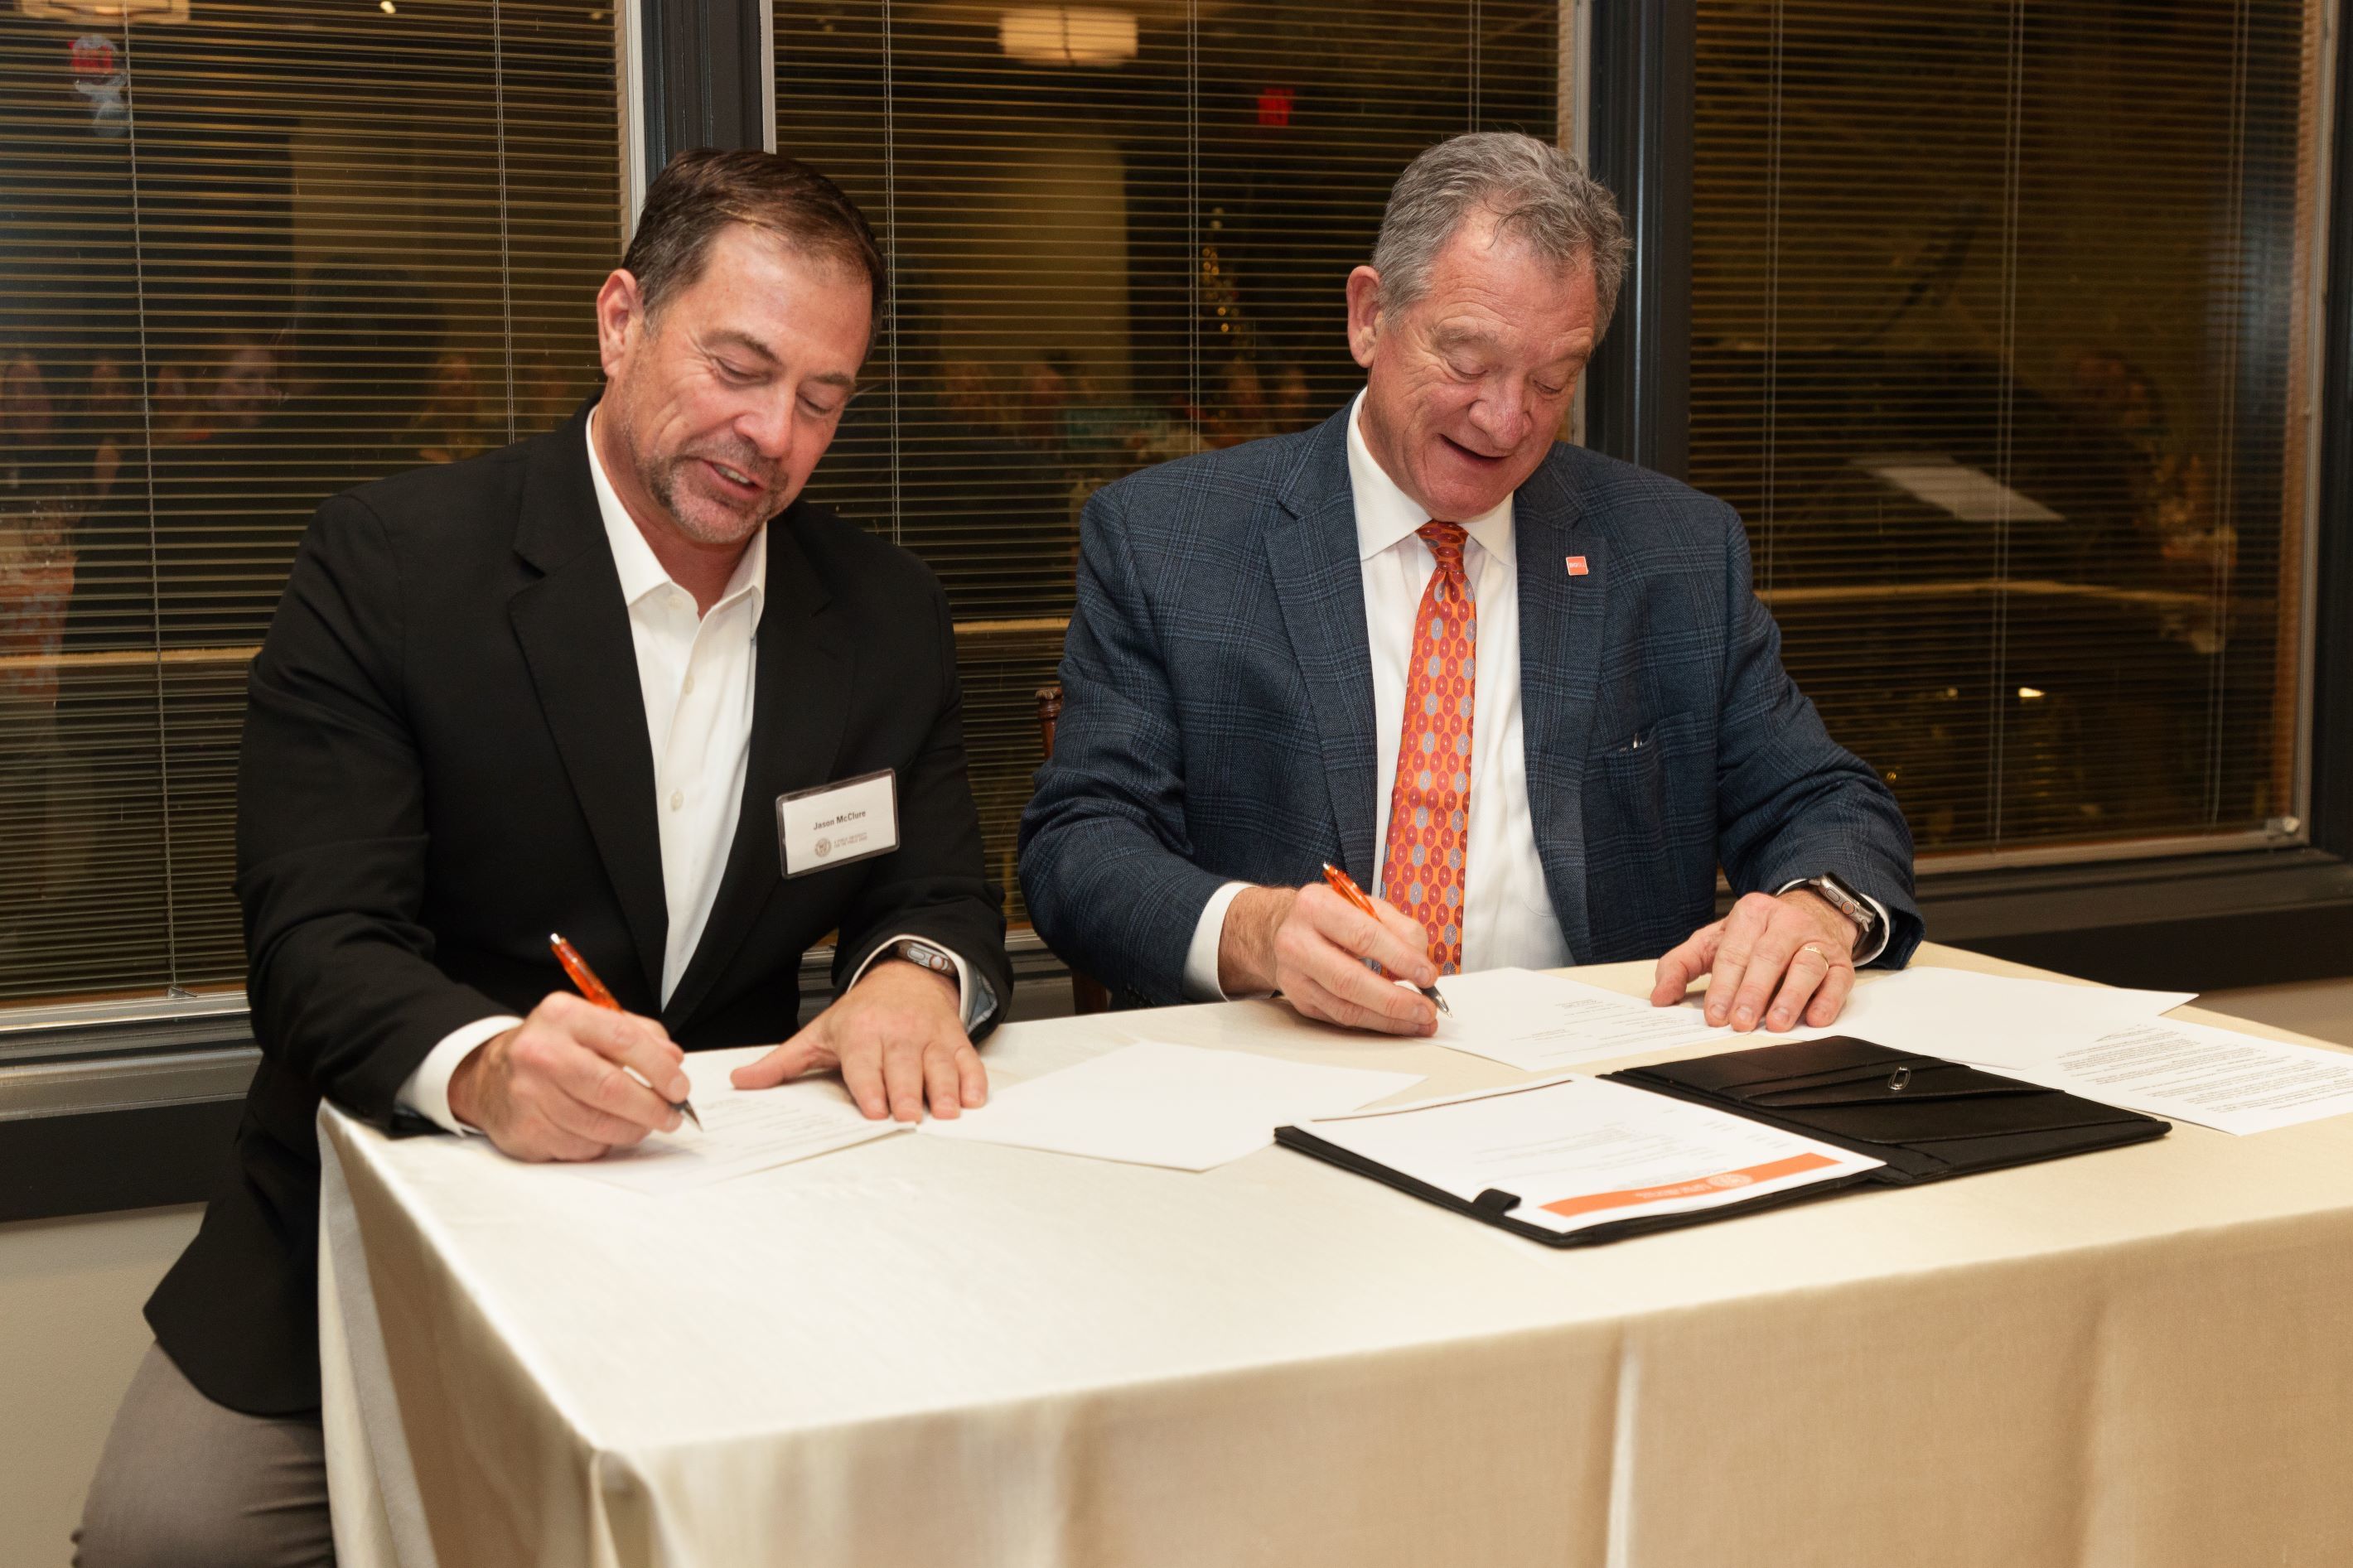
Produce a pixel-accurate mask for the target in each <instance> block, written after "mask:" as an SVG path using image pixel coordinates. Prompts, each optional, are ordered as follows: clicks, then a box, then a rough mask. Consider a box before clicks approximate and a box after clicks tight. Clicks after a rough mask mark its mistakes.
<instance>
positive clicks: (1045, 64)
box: [776, 0, 1560, 920]
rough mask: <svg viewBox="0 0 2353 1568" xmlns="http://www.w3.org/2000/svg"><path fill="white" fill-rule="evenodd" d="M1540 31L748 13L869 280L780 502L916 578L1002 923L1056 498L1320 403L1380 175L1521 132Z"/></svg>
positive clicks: (1072, 539)
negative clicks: (931, 612) (931, 623)
mask: <svg viewBox="0 0 2353 1568" xmlns="http://www.w3.org/2000/svg"><path fill="white" fill-rule="evenodd" d="M1559 26H1560V11H1559V8H1558V6H1557V5H1549V4H1526V3H1513V0H1479V3H1477V4H1464V3H1456V4H1451V5H1404V4H1400V3H1398V0H1388V3H1385V4H1373V5H1354V4H1348V5H1343V4H1335V3H1331V0H1287V3H1274V4H1260V5H1232V4H1225V3H1221V0H1193V3H1191V4H1185V3H1181V0H1151V3H1148V4H1144V5H1116V6H1112V5H1088V6H1079V7H1054V6H1047V7H1038V6H1030V5H1021V4H1018V3H1008V4H1007V5H990V6H976V5H955V4H930V3H923V4H900V3H894V0H818V3H817V4H814V5H795V6H790V7H780V8H779V9H778V11H777V15H776V109H777V128H776V141H777V146H778V147H779V149H780V150H782V151H784V152H786V153H792V154H794V155H795V156H797V157H800V158H802V159H805V160H806V161H807V162H808V163H812V164H814V165H815V166H817V167H818V168H819V169H822V170H823V171H825V172H826V173H827V174H830V175H832V176H833V177H834V178H835V179H836V180H839V182H840V183H841V184H842V185H843V186H844V187H845V188H846V189H847V190H848V191H849V193H850V195H852V196H853V197H854V198H855V199H856V200H857V201H858V203H859V204H860V205H861V206H862V207H863V208H864V209H865V211H866V213H867V215H868V216H869V217H870V218H871V220H872V221H873V223H874V226H875V228H876V229H877V231H878V232H879V233H881V236H882V237H883V238H884V241H885V243H886V245H887V246H888V247H889V249H890V251H891V255H892V261H893V265H894V268H895V283H896V289H895V297H894V302H893V309H892V313H891V317H890V320H889V321H888V322H887V323H886V324H885V326H886V330H885V331H884V333H883V335H882V337H881V341H880V342H879V343H878V345H877V348H876V352H875V359H874V362H873V363H871V365H870V366H869V377H870V380H871V382H872V383H873V386H872V389H871V391H869V392H867V393H865V394H864V395H861V396H860V399H859V400H858V402H857V403H856V404H855V405H854V406H853V412H852V414H851V416H850V417H849V419H848V420H847V421H846V422H845V424H844V426H843V428H842V431H841V434H840V436H839V437H838V438H837V440H836V442H835V444H834V447H833V448H832V450H831V451H829V452H828V454H827V456H826V458H825V460H824V461H823V462H822V463H821V464H820V465H819V466H818V471H817V475H816V478H815V479H813V480H812V481H811V484H810V487H809V493H810V495H811V496H812V498H813V499H816V500H823V501H825V502H827V503H828V504H830V505H832V506H835V507H837V508H838V509H839V510H841V511H843V512H844V513H846V514H847V515H849V516H850V517H853V518H856V519H859V520H860V521H864V522H866V523H868V524H869V525H870V526H871V527H873V528H874V529H876V530H877V531H881V532H883V533H886V534H888V535H889V536H890V537H892V538H893V539H896V540H898V541H899V542H902V543H904V544H905V545H906V546H907V547H908V548H910V549H912V550H913V551H915V552H917V553H919V554H921V555H922V556H923V558H924V559H925V560H926V561H927V562H929V563H931V565H932V566H933V568H934V570H935V571H937V572H938V573H939V574H940V576H941V578H942V579H943V581H944V583H945V584H946V587H947V592H948V596H949V600H950V603H951V605H953V607H954V612H955V618H956V622H957V626H956V631H957V646H958V650H959V654H960V656H961V663H962V668H963V674H964V681H965V703H966V721H967V725H968V730H969V736H970V742H971V748H972V760H973V782H974V787H975V790H976V795H978V798H979V803H980V808H981V813H982V817H983V825H984V827H985V830H986V833H987V843H988V848H989V853H990V857H991V871H992V874H993V875H995V876H996V877H997V878H999V879H1002V880H1003V882H1004V883H1005V885H1006V887H1007V888H1008V892H1009V893H1010V894H1011V896H1012V897H1013V899H1014V900H1015V905H1014V909H1013V914H1014V916H1015V918H1016V919H1017V920H1018V919H1019V918H1020V916H1021V911H1020V909H1019V904H1018V896H1019V895H1018V879H1017V878H1016V876H1015V866H1014V837H1015V830H1016V826H1017V825H1018V821H1019V817H1020V813H1021V809H1022V807H1023V805H1025V804H1026V803H1027V802H1028V800H1029V793H1030V780H1031V775H1032V773H1034V771H1035V770H1036V768H1037V766H1038V763H1039V734H1038V725H1037V710H1036V705H1035V701H1034V693H1035V692H1036V690H1037V689H1038V688H1039V685H1040V684H1041V683H1044V682H1046V681H1050V680H1051V679H1053V677H1054V672H1055V666H1056V664H1057V661H1058V660H1059V658H1060V651H1061V643H1062V630H1063V627H1064V625H1065V624H1066V622H1067V619H1068V616H1069V615H1070V611H1071V593H1072V581H1073V568H1074V564H1075V559H1076V552H1077V546H1078V518H1079V511H1080V509H1081V507H1082V505H1083V504H1084V502H1085V500H1086V498H1087V497H1088V496H1089V495H1090V494H1091V493H1092V491H1093V490H1094V489H1096V488H1097V487H1099V486H1101V485H1103V484H1104V483H1106V482H1108V481H1109V480H1112V479H1117V478H1119V477H1120V476H1122V475H1124V474H1127V473H1130V472H1133V471H1134V470H1135V469H1136V468H1140V467H1143V466H1145V465H1147V464H1151V463H1156V462H1161V461H1165V460H1167V459H1169V458H1177V457H1182V456H1185V455H1187V454H1188V453H1193V452H1198V451H1200V450H1203V449H1205V448H1207V447H1213V446H1223V445H1229V444H1232V443H1234V442H1239V441H1244V440H1249V439H1250V438H1252V437H1259V436H1266V435H1272V434H1276V433H1279V432H1282V431H1286V430H1293V429H1298V428H1301V427H1303V426H1307V425H1311V424H1314V423H1315V422H1317V421H1319V420H1321V419H1322V418H1324V416H1326V415H1328V414H1330V413H1332V412H1333V411H1335V409H1337V408H1339V407H1341V406H1342V405H1344V404H1345V402H1346V401H1347V399H1348V398H1349V397H1350V396H1351V395H1353V394H1354V393H1355V391H1356V388H1357V387H1358V386H1359V385H1361V384H1362V383H1361V378H1360V374H1359V373H1358V371H1357V370H1356V365H1355V363H1354V362H1353V361H1352V360H1351V359H1350V358H1349V356H1348V352H1347V344H1346V341H1345V303H1344V299H1343V289H1344V287H1345V282H1346V279H1347V275H1348V272H1349V269H1350V268H1353V267H1355V266H1356V265H1357V264H1358V263H1360V262H1363V261H1364V260H1366V258H1368V256H1369V254H1370V252H1371V249H1372V241H1373V236H1374V232H1375V230H1376V229H1377V227H1378V226H1379V222H1380V214H1381V208H1382V206H1383V205H1384V203H1385V202H1386V201H1387V199H1388V189H1389V186H1390V184H1391V183H1392V182H1393V181H1395V179H1396V178H1397V175H1398V173H1399V172H1400V171H1401V170H1402V169H1403V168H1404V167H1405V165H1406V164H1407V163H1409V162H1410V161H1411V160H1412V158H1413V157H1414V155H1415V154H1416V153H1419V152H1420V151H1422V149H1424V148H1425V147H1427V146H1429V145H1430V144H1431V143H1432V142H1438V141H1440V140H1442V139H1443V138H1445V137H1447V136H1450V135H1453V134H1455V133H1457V132H1461V131H1465V130H1470V129H1485V130H1507V129H1508V130H1522V131H1526V132H1531V133H1533V134H1535V135H1537V136H1542V137H1545V138H1547V139H1550V138H1552V137H1553V136H1554V134H1555V118H1556V100H1557V83H1558V60H1559V45H1558V37H1559V32H1558V30H1559Z"/></svg>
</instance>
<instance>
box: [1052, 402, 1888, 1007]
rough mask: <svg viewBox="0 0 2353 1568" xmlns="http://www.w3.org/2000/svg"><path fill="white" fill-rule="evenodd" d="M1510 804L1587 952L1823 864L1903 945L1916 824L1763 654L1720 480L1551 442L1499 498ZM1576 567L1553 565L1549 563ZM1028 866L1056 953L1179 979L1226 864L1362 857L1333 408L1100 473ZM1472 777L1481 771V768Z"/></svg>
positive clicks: (1346, 509)
mask: <svg viewBox="0 0 2353 1568" xmlns="http://www.w3.org/2000/svg"><path fill="white" fill-rule="evenodd" d="M1513 540H1514V548H1515V550H1516V551H1517V552H1518V561H1519V573H1518V576H1519V594H1520V700H1521V710H1522V714H1523V723H1524V727H1525V744H1526V748H1527V786H1528V809H1529V811H1530V813H1531V814H1532V815H1533V816H1534V817H1535V840H1536V847H1537V851H1538V853H1539V855H1540V857H1541V858H1542V860H1543V862H1544V872H1545V887H1546V890H1547V891H1548V892H1549V893H1550V895H1551V898H1552V905H1553V911H1554V913H1555V914H1556V916H1557V917H1558V918H1559V921H1560V929H1561V933H1562V935H1563V936H1565V937H1566V938H1567V942H1568V949H1569V952H1570V953H1571V954H1572V955H1573V956H1574V958H1575V959H1576V961H1577V962H1578V963H1599V962H1606V961H1609V960H1612V959H1626V958H1649V957H1653V956H1655V955H1657V954H1659V953H1661V952H1664V951H1666V950H1667V949H1668V948H1670V947H1672V946H1673V945H1674V944H1675V943H1677V942H1681V941H1682V940H1683V938H1685V937H1686V936H1689V935H1690V934H1691V933H1692V932H1693V931H1695V930H1697V929H1698V928H1699V927H1700V926H1703V925H1704V924H1706V923H1707V922H1708V921H1711V920H1713V919H1715V874H1716V868H1717V867H1718V866H1719V865H1720V866H1722V867H1723V868H1724V870H1725V875H1726V876H1727V877H1728V879H1730V881H1731V883H1732V886H1733V889H1735V891H1737V892H1746V891H1749V890H1751V889H1767V890H1770V889H1776V888H1778V887H1779V886H1781V885H1782V884H1784V883H1786V882H1788V881H1791V880H1794V879H1798V878H1800V877H1810V876H1815V875H1818V874H1820V873H1822V872H1825V871H1828V872H1834V873H1836V874H1837V875H1838V876H1840V877H1841V878H1843V879H1845V880H1846V881H1847V882H1848V883H1849V884H1850V885H1852V887H1854V888H1856V889H1860V890H1861V891H1863V892H1866V893H1869V894H1871V895H1873V897H1875V898H1877V899H1878V900H1880V902H1882V903H1883V904H1884V905H1886V906H1887V908H1888V910H1889V912H1890V913H1891V914H1892V915H1893V917H1894V928H1895V929H1894V932H1893V933H1892V935H1891V937H1890V940H1889V942H1888V944H1887V948H1886V950H1885V952H1883V953H1882V955H1881V956H1880V959H1879V961H1878V962H1879V963H1882V964H1884V965H1891V966H1900V965H1902V964H1903V963H1905V961H1906V960H1907V959H1908V958H1909V957H1910V956H1911V954H1912V951H1913V949H1914V948H1915V947H1916V946H1918V945H1919V942H1920V936H1921V925H1920V916H1919V912H1918V910H1917V909H1916V908H1915V906H1914V903H1913V899H1912V836H1911V834H1910V832H1909V830H1907V829H1906V828H1905V824H1904V814H1903V812H1902V811H1901V810H1900V809H1899V808H1898V807H1897V805H1896V804H1895V798H1894V795H1891V794H1890V793H1889V791H1888V789H1887V786H1886V785H1885V784H1882V783H1881V782H1880V779H1879V775H1878V774H1877V773H1874V772H1873V771H1872V769H1871V768H1870V767H1868V766H1867V765H1865V764H1864V763H1862V761H1861V760H1859V759H1858V758H1856V757H1855V756H1854V755H1853V754H1852V752H1848V751H1846V750H1845V749H1844V748H1842V747H1841V746H1840V745H1838V744H1837V743H1836V742H1833V741H1832V740H1831V738H1830V735H1829V733H1828V732H1827V731H1825V730H1824V729H1823V728H1822V722H1821V719H1820V715H1818V714H1817V713H1816V712H1815V711H1814V705H1813V704H1812V703H1811V702H1810V701H1809V700H1807V699H1806V696H1805V694H1804V693H1803V692H1801V691H1799V689H1798V688H1797V685H1796V683H1795V682H1793V681H1792V680H1791V679H1789V677H1788V672H1787V671H1786V670H1784V669H1783V668H1781V658H1780V647H1781V635H1780V629H1779V628H1778V626H1775V625H1774V623H1773V616H1772V614H1771V613H1770V612H1769V611H1767V609H1766V607H1765V606H1764V605H1762V604H1761V603H1759V602H1758V600H1757V596H1756V595H1755V594H1754V593H1753V592H1752V591H1751V589H1750V584H1749V565H1748V539H1747V535H1746V532H1745V531H1743V530H1742V528H1741V526H1740V520H1739V518H1738V516H1737V515H1736V514H1735V513H1734V511H1733V510H1732V509H1731V508H1730V507H1728V506H1726V505H1725V503H1724V502H1722V501H1719V500H1715V499H1713V498H1712V497H1709V496H1705V495H1702V494H1701V493H1700V492H1698V491H1697V490H1694V489H1691V488H1690V487H1688V486H1686V485H1682V484H1678V483H1676V482H1675V481H1674V480H1672V479H1667V478H1665V477H1664V476H1662V475H1659V474H1654V473H1651V472H1649V471H1648V470H1646V469H1642V468H1635V467H1633V466H1631V465H1630V464H1626V463H1621V462H1618V461H1615V460H1613V459H1611V458H1604V457H1600V456H1599V455H1597V454H1595V453H1592V452H1588V451H1586V450H1584V449H1583V448H1581V447H1570V446H1555V447H1553V449H1552V452H1551V455H1550V456H1548V457H1547V458H1546V459H1545V461H1544V465H1543V466H1542V467H1541V468H1537V470H1536V471H1535V475H1534V476H1533V477H1532V478H1530V479H1529V480H1528V482H1527V483H1526V484H1525V485H1523V486H1522V487H1521V488H1520V490H1519V492H1518V494H1517V496H1516V498H1515V500H1514V521H1513ZM1571 555H1581V556H1583V557H1584V558H1585V561H1586V564H1587V568H1588V570H1587V574H1585V575H1582V576H1577V577H1572V576H1570V575H1569V574H1568V569H1567V557H1568V556H1571ZM1061 679H1062V697H1063V707H1062V715H1061V721H1060V727H1059V731H1058V733H1057V736H1056V740H1055V745H1054V754H1053V756H1052V757H1051V758H1050V760H1049V761H1048V762H1047V763H1046V765H1045V766H1044V767H1043V768H1041V769H1040V770H1039V773H1038V780H1037V793H1036V795H1034V796H1033V797H1032V798H1031V800H1030V803H1029V810H1028V811H1027V812H1026V813H1025V814H1024V815H1023V816H1022V820H1021V890H1022V892H1023V893H1024V895H1025V896H1026V897H1027V898H1028V900H1029V914H1030V918H1031V919H1032V920H1033V921H1036V923H1037V927H1038V931H1039V934H1040V935H1042V936H1043V937H1044V938H1045V939H1046V941H1047V942H1049V943H1050V944H1051V945H1052V947H1053V949H1054V951H1055V952H1059V953H1060V954H1061V955H1062V956H1063V957H1064V958H1065V959H1067V960H1068V961H1069V962H1070V963H1072V964H1074V965H1076V966H1078V967H1079V968H1081V969H1083V970H1085V971H1087V972H1088V973H1091V974H1092V975H1094V976H1095V977H1096V978H1097V979H1099V980H1101V981H1103V983H1104V984H1107V985H1110V986H1112V987H1113V989H1114V990H1115V991H1119V992H1124V993H1126V994H1128V995H1129V996H1131V997H1132V998H1134V999H1135V1000H1139V1001H1141V1002H1144V1003H1146V1004H1164V1003H1173V1002H1177V1001H1180V1000H1182V999H1183V997H1182V985H1183V975H1184V967H1185V953H1186V949H1187V946H1188V945H1189V943H1190V942H1191V941H1192V936H1193V930H1194V927H1195V926H1196V925H1197V924H1198V922H1199V921H1200V916H1201V910H1202V909H1203V907H1204V906H1205V905H1206V904H1207V903H1208V900H1209V896H1210V895H1211V894H1212V893H1214V892H1215V891H1216V890H1217V889H1218V888H1219V885H1221V884H1222V883H1225V882H1227V881H1229V880H1240V881H1248V882H1257V883H1262V884H1267V885H1271V886H1290V887H1298V886H1303V885H1304V884H1306V883H1309V882H1312V881H1314V880H1315V879H1317V877H1318V876H1319V874H1320V868H1321V865H1322V863H1323V862H1324V861H1326V860H1329V861H1331V862H1333V863H1334V864H1335V865H1339V866H1345V868H1347V870H1348V873H1349V875H1351V876H1353V877H1355V878H1356V880H1357V881H1358V882H1360V883H1362V884H1364V885H1365V886H1366V887H1370V886H1372V885H1373V884H1374V882H1375V880H1376V879H1377V872H1378V869H1379V867H1378V863H1377V858H1376V857H1377V854H1378V852H1379V847H1378V846H1377V845H1376V844H1375V843H1374V842H1373V829H1374V824H1375V822H1376V821H1377V819H1378V812H1377V803H1376V801H1375V800H1374V798H1373V796H1374V791H1375V779H1376V776H1377V773H1376V744H1377V742H1376V741H1375V737H1374V733H1373V672H1372V656H1371V652H1370V648H1369V644H1368V641H1367V637H1366V627H1365V597H1364V587H1363V578H1362V575H1361V573H1360V569H1359V565H1358V562H1357V554H1356V506H1355V502H1354V500H1353V497H1352V495H1351V491H1350V486H1349V481H1348V458H1347V411H1346V410H1345V409H1343V410H1342V411H1341V412H1340V413H1338V414H1335V415H1334V416H1332V417H1331V418H1330V419H1327V420H1325V421H1324V423H1323V424H1322V425H1321V426H1317V427H1316V428H1314V429H1313V430H1307V431H1303V432H1300V433H1299V434H1297V435H1293V436H1279V437H1273V438H1271V439H1269V440H1263V441H1252V442H1250V443H1248V444H1246V445H1243V446H1240V447H1231V448H1229V449H1228V450H1225V451H1219V452H1210V453H1206V454H1204V455H1202V456H1199V457H1195V458H1184V459H1182V460H1180V461H1177V462H1174V463H1168V464H1165V465H1163V466H1161V467H1159V468H1151V469H1148V470H1146V471H1145V472H1143V473H1139V474H1134V475H1132V476H1130V477H1129V478H1127V479H1122V480H1120V481H1118V482H1117V483H1115V484H1112V485H1107V486H1105V487H1104V488H1103V489H1101V490H1099V491H1098V492H1096V494H1095V496H1094V498H1093V499H1092V500H1091V501H1089V502H1088V504H1087V509H1086V515H1085V518H1084V521H1082V525H1081V529H1080V554H1079V573H1078V602H1077V605H1076V608H1075V610H1074V611H1073V613H1072V615H1071V630H1070V636H1069V638H1068V639H1067V641H1066V642H1065V644H1064V646H1063V650H1062V667H1061ZM1472 788H1473V791H1474V795H1475V791H1476V789H1477V784H1475V783H1474V784H1473V785H1472Z"/></svg>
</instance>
